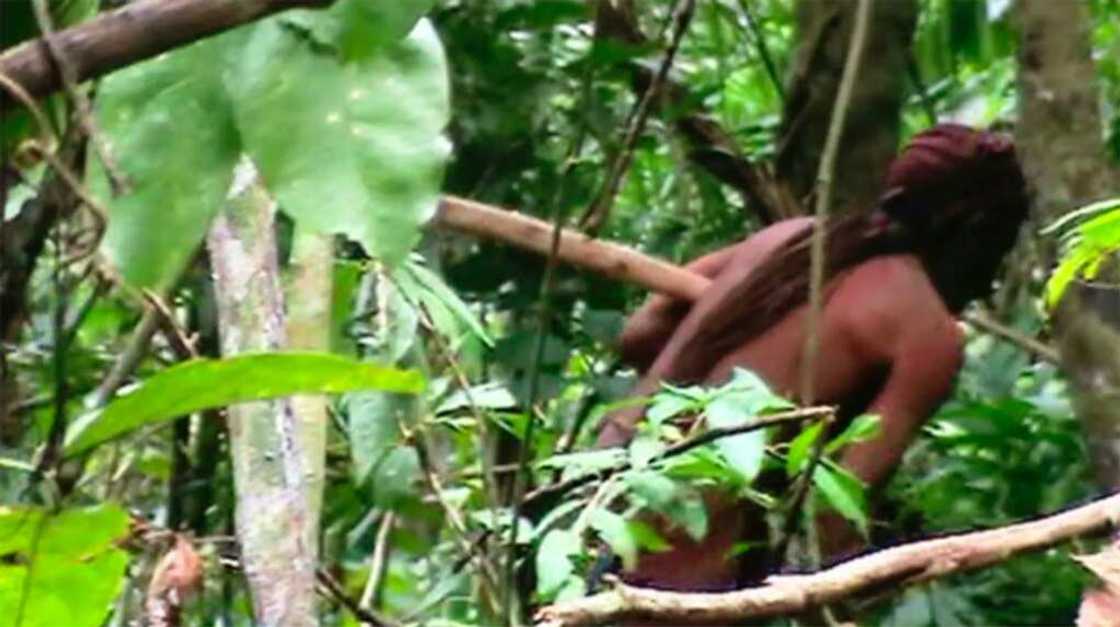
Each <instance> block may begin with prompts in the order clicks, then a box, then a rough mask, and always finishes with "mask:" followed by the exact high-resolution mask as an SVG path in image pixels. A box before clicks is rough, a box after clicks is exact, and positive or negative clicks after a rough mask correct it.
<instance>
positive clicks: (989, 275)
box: [880, 124, 1029, 311]
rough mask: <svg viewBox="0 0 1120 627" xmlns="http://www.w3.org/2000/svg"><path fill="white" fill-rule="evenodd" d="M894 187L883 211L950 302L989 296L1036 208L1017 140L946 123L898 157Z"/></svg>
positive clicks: (890, 180)
mask: <svg viewBox="0 0 1120 627" xmlns="http://www.w3.org/2000/svg"><path fill="white" fill-rule="evenodd" d="M887 186H888V191H887V193H886V194H884V197H883V199H882V203H881V206H880V209H881V210H882V211H883V212H884V213H886V214H887V215H888V216H890V218H891V220H892V221H894V222H897V223H901V224H903V225H904V226H905V227H906V230H907V231H908V233H909V235H910V237H912V238H913V239H912V241H913V243H914V248H915V252H916V253H917V254H918V255H919V256H920V257H921V258H922V261H923V262H924V264H925V266H926V269H927V270H928V272H929V274H930V277H931V279H932V280H933V283H934V285H935V286H936V287H937V289H938V291H939V292H940V293H941V296H942V298H943V299H944V300H945V303H946V305H947V306H948V307H949V308H950V309H951V310H954V311H957V310H960V309H961V308H963V307H964V305H966V304H967V303H968V302H969V301H971V300H973V299H976V298H980V297H983V296H985V295H987V293H988V292H989V290H990V289H991V283H992V279H993V278H994V276H995V272H996V270H997V268H998V267H999V263H1000V261H1001V260H1002V259H1003V257H1004V255H1006V254H1007V252H1008V251H1009V250H1010V249H1011V247H1012V246H1013V245H1014V243H1015V237H1016V235H1017V234H1018V232H1019V228H1020V226H1021V225H1022V223H1023V220H1025V219H1026V217H1027V210H1028V206H1029V202H1028V198H1027V192H1026V182H1025V179H1024V178H1023V172H1022V170H1021V169H1020V167H1019V163H1018V161H1017V160H1016V158H1015V148H1014V146H1013V145H1012V143H1011V141H1010V139H1008V138H1007V137H1005V136H1003V135H1000V134H996V133H990V132H986V131H978V130H975V129H972V128H969V127H967V126H962V125H959V124H939V125H937V126H934V127H932V128H930V129H928V130H926V131H923V132H921V133H919V134H918V135H916V136H915V137H914V139H913V140H911V142H910V143H909V144H908V145H907V146H906V148H905V149H904V150H903V151H902V154H900V155H899V156H898V158H897V159H895V161H894V162H893V163H892V164H891V167H890V170H889V171H888V173H887Z"/></svg>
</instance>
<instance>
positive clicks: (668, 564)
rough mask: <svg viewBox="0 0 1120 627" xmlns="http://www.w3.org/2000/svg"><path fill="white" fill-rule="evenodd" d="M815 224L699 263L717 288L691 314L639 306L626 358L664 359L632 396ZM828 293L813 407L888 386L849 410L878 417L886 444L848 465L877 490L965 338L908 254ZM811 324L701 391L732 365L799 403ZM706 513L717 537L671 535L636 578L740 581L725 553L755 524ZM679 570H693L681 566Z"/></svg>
mask: <svg viewBox="0 0 1120 627" xmlns="http://www.w3.org/2000/svg"><path fill="white" fill-rule="evenodd" d="M809 225H810V222H809V221H808V220H807V219H799V220H790V221H785V222H781V223H778V224H775V225H773V226H771V227H768V228H767V229H764V230H762V231H760V232H759V233H757V234H755V235H754V236H752V237H750V238H748V239H747V240H745V241H743V242H742V243H740V244H737V245H735V246H733V247H729V248H728V249H724V250H723V251H719V252H717V253H715V254H714V255H711V256H709V257H707V258H704V259H701V260H700V261H699V262H698V263H700V264H701V266H702V267H700V268H697V267H696V266H690V267H691V268H692V269H694V270H697V269H699V270H700V271H702V272H703V273H704V274H707V275H708V276H709V277H710V278H712V279H713V281H712V285H711V286H710V287H709V288H708V291H707V292H706V293H705V294H704V296H702V297H701V298H700V300H698V301H697V302H696V303H695V304H693V305H692V307H691V308H690V309H687V305H684V304H682V303H675V302H673V301H671V300H670V299H667V298H665V297H662V296H655V297H652V298H651V299H650V300H649V302H647V303H646V305H644V306H643V307H642V308H641V309H639V310H638V311H637V312H636V313H635V314H634V315H633V316H632V317H631V318H630V320H629V321H628V323H627V326H626V328H625V330H624V332H623V338H622V342H623V354H624V355H642V354H644V355H649V354H655V355H657V357H656V359H654V360H653V362H652V364H650V365H649V367H648V369H647V370H646V371H645V372H644V374H643V377H642V379H641V381H640V382H639V384H638V386H637V388H636V389H635V394H649V393H652V392H654V391H656V390H657V388H658V386H659V385H660V382H661V381H662V380H664V379H665V373H666V372H668V371H671V369H672V367H671V366H672V363H673V361H674V360H675V359H677V358H679V356H680V355H681V354H682V351H686V350H688V349H689V347H690V346H691V345H692V342H690V341H689V340H690V339H691V338H692V337H693V334H695V333H697V332H698V331H699V330H701V329H704V328H705V326H706V325H707V324H708V323H709V321H710V320H711V319H712V317H713V316H714V315H717V311H716V309H715V307H716V305H715V304H716V303H719V302H720V301H721V298H720V297H721V295H722V294H723V293H725V292H726V290H728V289H730V288H731V287H732V286H734V285H736V284H737V283H739V282H742V281H744V280H746V278H747V276H748V275H749V274H750V273H751V272H752V271H753V269H754V268H755V267H757V266H758V265H759V263H760V261H761V260H762V259H764V258H766V257H767V256H768V255H770V254H772V253H773V252H774V251H775V250H776V249H778V248H779V247H780V246H781V245H782V244H783V243H785V242H786V241H787V240H788V239H789V238H791V237H793V236H794V235H795V234H797V233H799V232H801V231H802V230H803V229H805V228H807V227H808V226H809ZM826 294H827V300H826V303H825V305H824V308H823V310H822V315H821V318H820V320H819V322H818V324H819V325H820V326H819V337H820V351H819V357H818V359H817V360H816V364H815V367H816V372H815V377H814V381H815V392H814V399H813V400H814V401H815V402H821V403H831V404H838V405H850V401H851V400H852V399H853V397H856V396H862V395H865V394H866V390H867V383H868V381H874V382H875V383H880V382H881V386H880V387H879V389H878V390H877V391H876V394H875V395H874V398H873V400H872V401H871V403H870V405H869V406H867V407H859V408H852V409H855V410H856V411H866V412H872V413H877V414H879V415H880V417H881V434H880V436H879V437H878V438H876V439H875V440H872V441H869V442H865V443H862V444H860V445H857V446H854V447H852V448H851V449H850V450H848V451H846V452H845V453H844V455H843V459H842V463H843V464H844V465H845V466H846V467H848V468H849V470H851V471H852V472H854V473H855V474H856V475H857V476H858V477H860V478H861V479H863V480H864V481H865V482H867V483H868V484H872V485H874V484H878V483H881V482H882V481H883V480H885V479H886V478H887V476H888V475H889V474H890V472H891V471H892V470H893V468H894V467H895V466H896V465H897V463H898V461H899V460H900V458H901V455H902V453H903V452H904V451H905V448H906V446H907V444H908V443H909V442H910V440H911V439H912V438H913V437H914V435H915V434H916V432H917V430H918V428H919V427H920V426H921V424H922V422H923V421H924V420H925V418H926V417H928V416H929V415H930V414H931V413H932V412H933V411H934V409H936V407H937V405H938V404H939V403H940V402H941V400H942V399H943V398H944V397H945V395H946V394H947V393H948V392H949V390H950V389H951V386H952V382H953V378H954V376H955V375H956V372H957V370H958V369H959V367H960V362H961V345H962V339H961V333H960V330H959V329H958V327H957V324H956V321H955V319H954V318H953V316H952V315H951V314H950V312H949V311H948V310H947V309H946V308H945V305H944V304H943V303H942V301H941V299H940V298H939V296H938V294H937V292H936V291H935V290H934V288H933V286H932V285H931V283H930V281H929V279H928V277H927V275H926V274H925V271H924V270H923V268H922V265H921V262H920V261H919V260H918V259H917V258H916V257H914V256H913V255H887V256H881V257H874V258H872V259H870V260H868V261H865V262H864V263H862V264H859V265H857V266H854V267H852V268H850V269H848V270H846V271H845V272H843V273H842V274H840V275H839V276H837V277H836V278H834V279H833V280H832V281H831V282H830V283H829V285H828V286H826ZM686 311H687V313H684V312H686ZM682 314H683V315H682ZM807 317H808V307H807V306H806V305H802V306H799V307H797V308H795V309H793V310H792V311H790V312H789V313H788V314H787V315H786V316H785V317H783V318H782V319H781V320H780V321H778V322H777V323H776V324H774V325H773V326H771V327H770V328H769V329H767V330H766V331H764V332H762V333H761V334H759V335H757V336H755V337H753V338H752V339H750V340H748V341H747V342H746V343H745V344H743V345H742V346H738V347H735V348H734V349H733V350H731V351H729V352H727V353H726V354H724V355H712V356H710V360H711V366H710V368H709V369H708V371H707V373H706V374H705V375H704V376H703V377H702V382H704V383H707V384H711V385H718V384H721V383H723V382H725V381H726V380H727V379H728V378H729V376H730V373H731V371H732V370H733V369H734V368H736V367H741V368H747V369H749V370H752V371H754V372H755V373H757V374H758V375H760V376H761V377H762V378H763V379H764V380H766V381H767V383H768V384H769V385H770V386H771V387H772V388H773V389H774V390H775V391H777V392H780V393H782V394H784V395H786V396H789V397H791V398H792V397H795V396H796V394H795V393H796V391H797V389H798V386H799V384H800V381H801V371H802V363H801V359H802V354H803V350H802V349H803V346H804V343H805V334H806V325H807ZM638 419H640V413H639V412H631V413H629V414H622V415H620V416H616V417H615V418H614V420H615V421H617V422H624V424H616V423H611V424H608V425H607V426H606V427H605V428H604V429H603V431H602V432H601V435H600V444H602V445H616V444H620V443H622V442H624V441H626V440H627V439H629V437H630V435H631V434H632V429H633V426H634V424H635V423H636V421H637V420H638ZM708 505H709V527H710V529H711V530H712V531H711V532H710V533H709V536H708V538H706V539H705V540H704V541H702V542H700V543H696V542H693V541H691V540H690V539H688V538H687V537H685V536H684V535H683V534H671V535H672V537H671V538H670V543H671V544H673V546H674V549H673V550H671V551H669V552H665V553H658V554H651V555H646V556H644V557H643V559H642V560H641V562H640V564H639V568H638V569H637V571H636V572H635V573H633V577H634V578H635V579H636V580H637V581H640V582H644V583H647V584H650V585H656V586H658V587H670V588H684V589H721V588H728V587H732V586H734V585H735V584H736V583H737V581H736V578H737V575H738V569H737V567H736V566H735V564H734V560H731V559H728V557H727V556H728V555H730V554H731V551H732V548H733V547H734V545H735V544H736V543H738V542H741V541H743V540H744V538H743V535H744V533H745V529H746V526H747V525H748V524H749V523H750V521H747V520H745V519H744V511H743V509H742V507H741V506H740V504H737V503H734V502H721V501H719V500H718V499H709V503H708ZM837 535H840V536H843V537H836V538H832V540H834V541H835V542H832V543H829V542H826V543H825V544H826V546H828V545H830V544H831V545H833V546H834V548H835V549H837V550H842V549H846V548H850V547H849V546H848V545H850V543H851V541H852V540H853V538H852V537H850V532H848V531H847V530H843V531H842V532H840V533H838V534H837ZM754 539H756V540H757V539H758V538H754ZM763 539H764V538H763ZM682 563H687V564H688V567H687V568H682V567H681V565H682Z"/></svg>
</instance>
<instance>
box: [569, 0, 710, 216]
mask: <svg viewBox="0 0 1120 627" xmlns="http://www.w3.org/2000/svg"><path fill="white" fill-rule="evenodd" d="M695 5H696V0H678V2H677V5H676V7H675V8H674V9H673V38H672V40H671V41H670V43H669V47H668V49H666V50H665V56H664V57H662V59H661V65H660V66H659V67H658V68H657V73H656V74H654V76H653V80H651V81H650V83H649V86H648V87H646V91H645V93H644V94H642V97H641V99H640V100H638V103H637V104H636V105H635V107H634V109H633V110H632V111H631V115H630V124H629V126H628V127H627V129H626V135H625V137H624V138H623V141H622V148H621V149H620V150H619V152H618V157H617V158H616V159H615V160H614V164H613V165H612V166H611V169H610V171H609V172H608V174H607V180H606V182H605V183H603V189H602V190H601V191H600V192H599V196H598V197H597V198H596V199H595V202H594V203H592V205H591V206H590V207H588V210H587V212H586V213H585V214H584V215H583V217H582V218H580V225H581V226H582V227H583V229H584V230H585V231H587V232H588V233H592V234H593V233H595V232H597V231H598V230H599V228H600V227H601V226H603V224H604V223H605V222H606V220H607V216H609V215H610V212H611V206H612V205H613V204H614V199H615V196H617V195H618V190H619V188H621V186H622V180H623V179H624V178H625V177H626V171H627V170H628V169H630V162H631V161H633V159H634V147H635V146H636V145H637V143H638V138H639V137H641V135H642V131H643V130H645V127H646V120H647V119H648V118H649V114H650V111H652V110H653V102H654V100H655V99H656V98H657V97H658V96H659V95H660V92H661V86H662V85H663V84H664V83H665V79H666V77H667V76H668V75H669V68H671V67H672V65H673V59H674V58H675V57H676V55H677V50H678V49H679V48H680V45H681V41H682V40H683V39H684V34H685V32H686V31H687V30H688V25H689V23H690V22H691V21H692V13H693V9H694V8H695Z"/></svg>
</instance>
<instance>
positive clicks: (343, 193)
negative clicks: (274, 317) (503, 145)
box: [226, 3, 450, 263]
mask: <svg viewBox="0 0 1120 627" xmlns="http://www.w3.org/2000/svg"><path fill="white" fill-rule="evenodd" d="M386 4H387V3H383V5H386ZM324 19H325V18H324ZM226 84H227V87H228V89H229V93H230V95H231V97H232V99H233V102H234V109H235V111H236V119H237V125H238V128H239V129H240V131H241V133H242V137H243V139H244V143H245V149H246V151H247V152H248V153H249V154H250V155H251V156H252V157H253V160H254V161H255V162H256V163H257V165H258V167H259V168H260V171H261V173H262V175H263V176H264V179H265V181H266V184H267V186H268V188H269V190H271V191H272V192H273V193H274V194H275V195H276V197H277V199H278V200H279V201H280V206H281V207H282V208H283V209H284V211H286V212H288V213H289V214H291V215H292V216H293V217H294V218H295V219H296V220H297V221H299V222H300V224H301V225H302V226H307V227H310V228H312V229H316V230H319V231H322V232H325V233H343V234H345V235H347V236H349V237H350V238H352V239H354V240H356V241H358V242H360V243H361V244H362V245H364V246H365V248H366V250H367V251H368V252H369V253H370V254H372V255H374V256H376V257H378V258H380V259H382V260H385V261H387V262H390V263H394V262H397V261H399V260H401V259H403V258H404V256H405V255H406V254H407V253H408V251H409V250H410V249H411V248H412V246H413V245H414V244H415V242H416V241H417V239H418V237H419V226H420V224H421V223H423V222H424V221H426V220H427V219H428V217H430V215H431V214H432V212H433V211H434V210H435V207H436V202H437V199H438V193H439V187H440V182H441V178H442V171H443V165H444V162H445V160H446V158H447V155H448V154H449V152H450V149H449V144H448V142H447V140H446V139H445V138H444V137H443V136H442V135H441V131H442V130H443V127H444V126H445V124H446V123H447V119H448V112H449V95H448V87H447V68H446V63H445V60H444V57H443V48H442V46H441V45H440V42H439V38H438V36H437V35H436V33H435V30H434V29H433V28H432V26H431V25H430V24H429V23H428V22H426V21H425V22H421V23H420V24H418V25H417V26H416V28H414V29H413V31H412V33H411V34H410V35H409V36H408V37H407V38H406V39H404V40H402V41H399V42H396V43H393V44H390V45H387V46H386V47H384V48H383V49H380V50H379V51H378V54H374V55H361V56H359V57H357V58H356V59H355V60H352V61H350V62H346V63H344V62H343V61H342V59H341V57H340V55H339V53H338V51H337V49H332V48H331V47H327V46H323V45H321V42H320V41H319V40H318V39H317V38H316V37H314V36H313V35H312V34H309V33H308V32H306V31H305V30H303V29H302V28H297V27H296V26H293V25H292V24H291V23H289V22H285V21H283V20H280V19H276V20H267V21H265V22H261V23H259V24H257V25H255V26H254V27H253V31H252V33H251V36H250V37H249V39H248V41H247V43H246V46H245V48H244V52H243V54H242V55H241V58H240V59H239V60H238V62H237V63H236V64H235V65H234V67H233V68H231V71H230V72H229V73H228V75H227V82H226Z"/></svg>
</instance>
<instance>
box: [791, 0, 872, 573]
mask: <svg viewBox="0 0 1120 627" xmlns="http://www.w3.org/2000/svg"><path fill="white" fill-rule="evenodd" d="M870 18H871V0H859V5H858V6H857V7H856V14H855V25H854V26H853V27H852V38H851V41H850V42H849V44H848V58H847V60H846V61H845V63H844V73H843V75H842V76H841V77H840V87H839V89H837V91H836V104H835V105H834V106H833V108H832V119H830V120H829V126H828V136H827V137H826V139H825V144H824V150H823V151H822V153H821V161H820V164H819V166H818V169H817V186H816V211H815V215H814V220H813V235H812V242H811V246H812V248H811V252H810V255H811V257H810V267H809V319H808V329H807V332H806V334H805V346H804V351H803V352H802V358H801V364H802V366H801V368H802V370H801V402H803V403H811V402H813V400H814V397H815V392H816V367H817V354H818V352H819V351H820V316H821V308H822V300H823V298H822V294H823V291H824V255H825V250H824V246H825V241H824V240H825V237H824V230H825V228H824V227H825V219H826V218H827V216H828V211H829V209H830V208H831V204H832V177H833V173H834V171H835V166H836V163H835V162H836V154H837V152H838V150H839V148H840V138H841V136H842V135H843V133H844V123H845V121H846V120H847V117H848V106H849V104H850V103H851V100H852V90H853V88H854V87H855V82H856V76H857V75H858V73H859V66H860V63H861V59H862V57H863V49H864V45H865V42H866V39H867V25H868V23H869V22H870V21H871V20H870ZM827 439H828V438H827V437H825V434H824V433H822V434H821V436H820V437H819V438H817V441H816V442H814V443H813V450H812V452H811V454H810V456H809V463H808V466H807V467H806V469H805V472H804V473H803V474H802V475H801V476H800V477H798V479H797V484H796V485H795V487H794V493H793V499H792V501H791V503H790V508H789V511H788V512H787V514H786V516H787V518H786V523H785V525H784V530H785V534H784V536H783V538H782V539H781V540H780V541H779V546H782V547H785V546H787V545H788V543H789V537H790V536H791V535H792V533H793V532H794V530H795V529H796V525H797V519H798V517H799V516H800V512H801V506H802V504H803V503H804V501H805V498H806V496H807V495H808V493H809V488H810V486H811V485H812V483H813V473H814V471H815V470H816V466H817V464H818V463H819V462H820V459H821V455H823V454H824V445H825V442H826V440H827ZM777 555H778V558H779V559H781V558H783V557H784V556H783V555H782V554H780V553H777Z"/></svg>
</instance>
